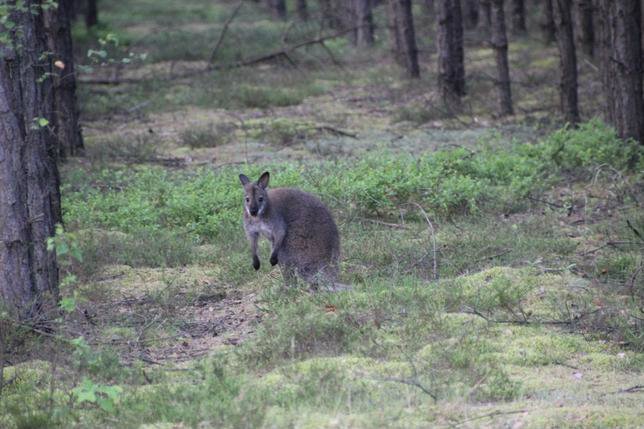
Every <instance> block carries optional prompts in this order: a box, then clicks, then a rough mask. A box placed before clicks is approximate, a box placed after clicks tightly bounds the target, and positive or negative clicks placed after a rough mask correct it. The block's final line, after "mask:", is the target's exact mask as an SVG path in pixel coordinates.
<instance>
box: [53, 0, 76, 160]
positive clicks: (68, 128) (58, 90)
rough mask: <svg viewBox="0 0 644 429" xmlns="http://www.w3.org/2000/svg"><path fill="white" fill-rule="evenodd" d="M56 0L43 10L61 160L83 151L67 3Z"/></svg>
mask: <svg viewBox="0 0 644 429" xmlns="http://www.w3.org/2000/svg"><path fill="white" fill-rule="evenodd" d="M72 3H73V1H72V0H59V1H58V7H57V8H52V9H48V10H47V11H46V12H45V13H44V18H45V29H46V31H47V42H48V47H49V50H50V51H51V52H52V54H53V60H54V65H55V67H54V113H55V114H54V118H53V119H54V121H53V124H52V125H53V127H54V130H55V133H56V135H57V140H58V153H59V156H60V157H61V158H62V159H64V158H67V157H70V156H76V155H80V154H82V152H83V137H82V134H81V129H80V124H79V120H78V119H79V111H78V102H77V100H76V73H75V72H74V50H73V47H72V34H71V16H70V6H71V4H72Z"/></svg>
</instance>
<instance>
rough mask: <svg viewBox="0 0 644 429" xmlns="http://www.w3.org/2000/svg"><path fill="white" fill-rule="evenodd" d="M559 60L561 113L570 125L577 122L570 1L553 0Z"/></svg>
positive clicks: (575, 66) (575, 68)
mask: <svg viewBox="0 0 644 429" xmlns="http://www.w3.org/2000/svg"><path fill="white" fill-rule="evenodd" d="M553 1H554V13H555V28H556V32H557V45H558V47H559V59H560V66H559V71H560V83H559V85H560V93H559V94H560V98H561V112H562V113H563V116H564V118H565V120H566V121H567V122H569V123H571V124H577V123H578V122H579V106H578V97H577V54H576V52H575V39H574V35H573V23H572V0H553Z"/></svg>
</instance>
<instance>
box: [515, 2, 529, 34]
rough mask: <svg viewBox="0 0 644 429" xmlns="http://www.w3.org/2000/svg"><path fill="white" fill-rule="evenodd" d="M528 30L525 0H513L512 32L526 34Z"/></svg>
mask: <svg viewBox="0 0 644 429" xmlns="http://www.w3.org/2000/svg"><path fill="white" fill-rule="evenodd" d="M527 32H528V29H527V27H526V24H525V2H524V0H512V33H513V34H516V35H524V34H526V33H527Z"/></svg>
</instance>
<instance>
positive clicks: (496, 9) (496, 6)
mask: <svg viewBox="0 0 644 429" xmlns="http://www.w3.org/2000/svg"><path fill="white" fill-rule="evenodd" d="M490 20H491V32H492V34H491V36H490V44H491V45H492V49H494V55H495V59H496V73H497V78H496V79H497V80H496V87H497V91H498V96H499V115H501V116H506V115H512V114H513V113H514V111H513V109H512V89H511V86H510V66H509V65H508V37H507V34H506V30H505V13H504V10H503V0H492V2H491V14H490Z"/></svg>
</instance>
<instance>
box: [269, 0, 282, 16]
mask: <svg viewBox="0 0 644 429" xmlns="http://www.w3.org/2000/svg"><path fill="white" fill-rule="evenodd" d="M266 4H267V5H268V8H269V10H270V11H271V14H272V15H273V17H274V18H277V19H286V1H285V0H266Z"/></svg>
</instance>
